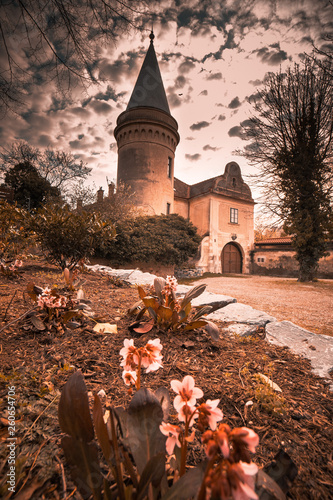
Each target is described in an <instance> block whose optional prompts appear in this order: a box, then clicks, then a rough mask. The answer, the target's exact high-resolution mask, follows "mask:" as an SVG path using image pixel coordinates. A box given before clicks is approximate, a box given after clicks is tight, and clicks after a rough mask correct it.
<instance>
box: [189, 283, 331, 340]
mask: <svg viewBox="0 0 333 500" xmlns="http://www.w3.org/2000/svg"><path fill="white" fill-rule="evenodd" d="M193 283H194V282H193ZM199 283H206V284H207V291H208V292H213V293H221V294H223V295H230V296H231V297H234V298H236V299H237V301H238V302H240V303H241V304H247V305H249V306H251V307H253V308H254V309H258V310H260V311H265V312H266V313H267V314H270V315H272V316H274V317H275V318H276V319H277V320H278V321H283V320H286V321H291V322H292V323H294V324H295V325H298V326H301V327H302V328H305V329H306V330H309V331H310V332H313V333H320V334H324V335H329V336H333V280H328V279H325V280H324V279H323V280H318V281H317V282H310V283H300V282H299V281H297V279H296V278H278V277H272V276H255V275H244V274H242V275H223V276H215V277H208V276H207V277H204V279H200V280H195V284H199Z"/></svg>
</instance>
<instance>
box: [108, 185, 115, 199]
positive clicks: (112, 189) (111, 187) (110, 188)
mask: <svg viewBox="0 0 333 500" xmlns="http://www.w3.org/2000/svg"><path fill="white" fill-rule="evenodd" d="M114 188H115V185H114V183H113V182H110V184H109V194H108V196H109V198H112V196H113V195H114Z"/></svg>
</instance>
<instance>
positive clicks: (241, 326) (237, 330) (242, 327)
mask: <svg viewBox="0 0 333 500" xmlns="http://www.w3.org/2000/svg"><path fill="white" fill-rule="evenodd" d="M257 328H258V326H257V325H247V324H245V323H234V324H232V325H228V326H227V327H226V328H223V330H222V332H223V333H226V334H228V335H240V336H241V337H249V336H250V335H254V334H255V333H256V331H257Z"/></svg>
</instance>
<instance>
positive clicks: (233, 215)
mask: <svg viewBox="0 0 333 500" xmlns="http://www.w3.org/2000/svg"><path fill="white" fill-rule="evenodd" d="M230 222H231V224H238V208H230Z"/></svg>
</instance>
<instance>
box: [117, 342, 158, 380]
mask: <svg viewBox="0 0 333 500" xmlns="http://www.w3.org/2000/svg"><path fill="white" fill-rule="evenodd" d="M162 348H163V346H162V345H161V342H160V339H155V340H149V341H148V342H147V344H146V345H145V346H144V347H138V348H137V347H135V346H134V340H133V339H131V340H128V339H125V340H124V347H123V348H122V349H121V350H120V355H121V356H122V357H123V360H122V362H121V363H120V366H122V367H123V368H124V371H123V375H122V377H123V380H124V382H125V384H126V385H128V386H131V385H134V386H135V388H136V390H139V389H140V375H141V368H146V373H149V372H152V371H155V370H158V369H159V368H161V367H162V364H161V361H162V357H163V356H162V355H161V350H162Z"/></svg>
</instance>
